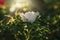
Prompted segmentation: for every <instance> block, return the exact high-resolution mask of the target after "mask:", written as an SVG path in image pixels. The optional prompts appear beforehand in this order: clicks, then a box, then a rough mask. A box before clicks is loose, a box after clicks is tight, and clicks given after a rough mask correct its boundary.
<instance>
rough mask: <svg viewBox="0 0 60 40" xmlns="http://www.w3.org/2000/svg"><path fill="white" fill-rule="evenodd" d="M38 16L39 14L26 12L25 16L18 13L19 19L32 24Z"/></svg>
mask: <svg viewBox="0 0 60 40" xmlns="http://www.w3.org/2000/svg"><path fill="white" fill-rule="evenodd" d="M38 15H39V12H33V11H32V12H26V13H25V14H24V13H20V16H21V19H22V20H23V21H24V22H31V23H33V22H34V21H35V19H36V17H37V16H38Z"/></svg>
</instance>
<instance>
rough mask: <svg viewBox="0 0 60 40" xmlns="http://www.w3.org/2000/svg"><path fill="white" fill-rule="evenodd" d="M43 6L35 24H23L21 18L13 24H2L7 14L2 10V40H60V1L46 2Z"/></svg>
mask: <svg viewBox="0 0 60 40" xmlns="http://www.w3.org/2000/svg"><path fill="white" fill-rule="evenodd" d="M40 1H41V0H40ZM36 2H37V0H36ZM43 4H44V5H43V7H42V9H43V8H44V9H43V10H42V12H41V11H40V15H39V16H38V17H37V19H36V20H35V22H34V23H29V22H23V21H22V20H21V18H20V17H19V16H17V17H16V18H15V21H14V22H13V23H12V24H11V23H9V24H7V23H5V22H6V21H3V22H2V20H3V19H4V15H5V14H4V13H3V11H2V10H3V9H2V8H0V20H1V21H0V40H60V7H59V5H60V0H44V3H43ZM40 6H42V5H40ZM39 10H40V9H39V8H38V11H39ZM4 23H5V24H4Z"/></svg>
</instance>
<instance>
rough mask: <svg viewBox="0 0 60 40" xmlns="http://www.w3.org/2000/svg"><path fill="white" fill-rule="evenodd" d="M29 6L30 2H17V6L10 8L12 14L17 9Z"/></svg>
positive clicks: (26, 0) (24, 0) (19, 0)
mask: <svg viewBox="0 0 60 40" xmlns="http://www.w3.org/2000/svg"><path fill="white" fill-rule="evenodd" d="M27 6H29V0H16V2H15V4H14V3H13V5H12V6H11V8H10V12H14V11H15V10H16V9H20V8H22V9H23V8H24V7H27Z"/></svg>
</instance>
